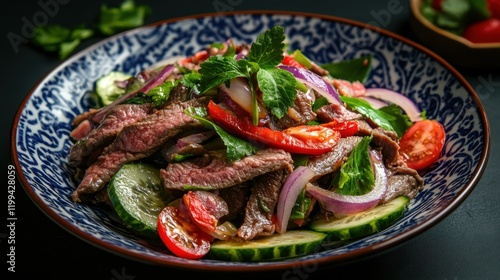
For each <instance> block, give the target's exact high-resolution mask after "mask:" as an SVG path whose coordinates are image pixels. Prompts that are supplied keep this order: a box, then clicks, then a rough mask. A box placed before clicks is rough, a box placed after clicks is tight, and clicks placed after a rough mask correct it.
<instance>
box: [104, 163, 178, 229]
mask: <svg viewBox="0 0 500 280" xmlns="http://www.w3.org/2000/svg"><path fill="white" fill-rule="evenodd" d="M108 195H109V198H110V200H111V204H112V205H113V208H114V209H115V211H116V213H117V214H118V216H119V217H120V218H121V220H122V221H123V222H124V223H125V224H126V225H127V226H128V227H130V228H131V229H133V230H135V231H136V232H138V233H139V234H141V235H143V236H157V232H156V227H157V219H158V214H159V213H160V211H161V210H162V209H163V208H164V207H165V206H166V205H167V204H168V202H170V201H169V198H168V196H167V194H166V192H165V189H164V188H163V184H162V182H161V179H160V170H159V169H158V168H157V167H155V166H153V165H150V164H146V163H139V162H135V163H128V164H125V165H124V166H123V167H122V168H121V169H120V170H119V171H118V172H117V173H116V174H115V175H114V176H113V178H111V180H110V182H109V185H108Z"/></svg>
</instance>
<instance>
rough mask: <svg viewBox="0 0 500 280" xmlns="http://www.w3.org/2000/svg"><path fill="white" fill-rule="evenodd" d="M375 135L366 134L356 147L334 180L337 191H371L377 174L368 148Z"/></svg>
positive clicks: (356, 193)
mask: <svg viewBox="0 0 500 280" xmlns="http://www.w3.org/2000/svg"><path fill="white" fill-rule="evenodd" d="M372 138H373V136H365V137H363V139H362V140H361V141H360V142H359V143H358V144H357V145H356V147H354V149H353V150H352V151H351V153H350V154H349V157H348V158H347V160H346V161H345V162H344V163H343V164H342V166H341V167H340V170H339V172H337V173H336V177H335V178H334V180H333V184H334V185H336V186H334V187H336V188H335V192H336V193H340V194H343V195H363V194H366V193H369V192H370V191H371V190H372V189H373V185H374V184H375V175H374V174H373V167H372V164H371V161H370V152H369V150H368V148H369V146H370V142H371V140H372Z"/></svg>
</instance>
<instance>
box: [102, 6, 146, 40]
mask: <svg viewBox="0 0 500 280" xmlns="http://www.w3.org/2000/svg"><path fill="white" fill-rule="evenodd" d="M150 12H151V10H150V8H149V7H148V6H145V5H135V2H134V1H133V0H124V1H123V3H122V4H121V5H120V7H118V8H108V7H107V6H106V5H104V4H103V5H102V6H101V13H100V17H99V24H98V29H99V31H100V32H101V33H102V34H104V35H113V34H116V33H118V32H120V31H124V30H127V29H131V28H135V27H138V26H141V25H143V24H144V19H145V18H146V16H148V15H149V14H150Z"/></svg>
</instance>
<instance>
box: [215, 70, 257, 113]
mask: <svg viewBox="0 0 500 280" xmlns="http://www.w3.org/2000/svg"><path fill="white" fill-rule="evenodd" d="M220 88H221V90H222V91H223V92H225V93H226V94H227V95H228V96H229V97H230V98H231V99H232V100H233V101H234V102H235V103H236V104H238V105H239V106H240V107H241V108H243V110H245V111H247V113H249V114H250V115H251V116H252V115H253V96H252V92H251V90H250V85H249V84H248V82H247V80H246V79H244V78H235V79H232V80H231V82H230V84H229V88H228V87H226V85H225V84H224V83H222V84H221V85H220ZM258 106H259V109H258V110H259V118H263V117H265V116H266V110H265V108H264V106H262V104H260V103H258Z"/></svg>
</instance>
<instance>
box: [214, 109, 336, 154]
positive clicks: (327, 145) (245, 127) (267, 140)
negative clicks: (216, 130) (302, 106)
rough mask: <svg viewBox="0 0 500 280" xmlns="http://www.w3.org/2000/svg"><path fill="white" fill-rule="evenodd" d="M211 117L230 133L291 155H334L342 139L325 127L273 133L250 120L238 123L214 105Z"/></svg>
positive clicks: (236, 119) (235, 118)
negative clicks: (332, 150) (333, 151)
mask: <svg viewBox="0 0 500 280" xmlns="http://www.w3.org/2000/svg"><path fill="white" fill-rule="evenodd" d="M208 115H209V116H210V117H211V118H212V120H213V121H214V122H215V123H217V124H218V125H220V126H221V127H222V128H224V129H225V130H227V131H228V132H230V133H234V134H236V135H238V136H239V137H241V138H243V139H245V140H247V141H250V142H253V143H258V144H264V145H267V146H269V147H273V148H278V149H283V150H285V151H288V152H290V153H297V154H308V155H320V154H323V153H326V152H328V151H330V150H331V149H332V148H333V147H334V146H335V145H336V144H337V142H338V140H339V139H340V133H339V132H338V131H335V130H333V129H330V128H327V127H324V126H319V125H318V126H314V127H312V126H311V127H310V128H309V131H308V129H307V128H305V127H304V130H301V131H300V132H297V133H295V134H294V133H293V132H292V133H290V134H287V133H286V132H282V131H277V130H272V129H270V128H267V127H259V126H255V125H253V124H252V123H251V122H250V121H249V120H244V119H238V118H237V117H236V116H234V115H233V114H231V113H230V112H228V111H226V110H224V109H222V108H221V107H220V106H218V105H217V104H215V103H214V102H213V101H210V103H209V104H208Z"/></svg>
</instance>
